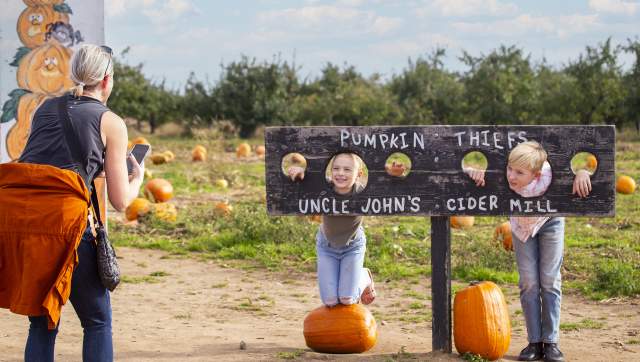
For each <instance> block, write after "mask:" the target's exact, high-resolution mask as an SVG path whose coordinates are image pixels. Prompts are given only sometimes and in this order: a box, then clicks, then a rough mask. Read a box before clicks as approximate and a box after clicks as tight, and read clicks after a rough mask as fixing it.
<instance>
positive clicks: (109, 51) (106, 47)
mask: <svg viewBox="0 0 640 362" xmlns="http://www.w3.org/2000/svg"><path fill="white" fill-rule="evenodd" d="M100 49H102V50H103V51H104V52H105V53H107V54H109V62H108V63H107V68H106V69H105V70H104V75H103V76H102V78H103V79H104V77H106V76H107V71H108V70H109V66H110V65H111V58H113V49H111V48H109V47H108V46H106V45H101V46H100Z"/></svg>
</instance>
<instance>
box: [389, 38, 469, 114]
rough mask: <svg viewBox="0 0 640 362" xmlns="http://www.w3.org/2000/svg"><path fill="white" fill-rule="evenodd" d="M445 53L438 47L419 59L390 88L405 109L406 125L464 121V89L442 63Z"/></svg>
mask: <svg viewBox="0 0 640 362" xmlns="http://www.w3.org/2000/svg"><path fill="white" fill-rule="evenodd" d="M444 56H445V50H444V49H441V48H438V49H436V50H435V51H434V52H433V53H432V54H430V55H429V56H428V57H427V59H424V58H422V57H420V58H418V59H417V60H416V61H415V62H413V61H412V60H411V59H409V61H408V62H409V64H408V66H407V68H406V69H404V70H403V72H402V74H400V75H397V76H396V75H394V76H393V77H392V79H391V81H390V82H389V86H388V87H389V89H390V91H391V93H392V94H393V96H394V98H395V99H396V102H397V103H398V105H399V106H400V108H401V109H402V113H403V118H404V122H405V123H411V124H429V123H435V124H447V123H458V122H460V121H461V120H462V108H463V107H462V105H463V103H464V97H463V95H464V86H463V85H462V84H461V83H460V82H459V80H458V79H457V76H456V75H455V74H454V73H451V72H447V71H446V70H445V69H444V67H443V63H442V58H443V57H444Z"/></svg>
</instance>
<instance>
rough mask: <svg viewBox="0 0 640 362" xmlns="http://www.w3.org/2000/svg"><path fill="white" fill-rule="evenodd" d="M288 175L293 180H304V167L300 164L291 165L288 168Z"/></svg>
mask: <svg viewBox="0 0 640 362" xmlns="http://www.w3.org/2000/svg"><path fill="white" fill-rule="evenodd" d="M287 175H288V176H289V178H291V181H296V180H300V181H302V180H304V168H302V167H299V166H291V167H289V169H288V170H287Z"/></svg>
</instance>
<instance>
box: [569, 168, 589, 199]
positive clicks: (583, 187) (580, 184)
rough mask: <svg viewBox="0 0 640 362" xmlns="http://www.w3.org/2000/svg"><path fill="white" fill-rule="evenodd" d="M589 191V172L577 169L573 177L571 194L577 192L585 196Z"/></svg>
mask: <svg viewBox="0 0 640 362" xmlns="http://www.w3.org/2000/svg"><path fill="white" fill-rule="evenodd" d="M590 192H591V174H590V173H589V171H587V170H579V171H578V172H577V173H576V178H575V179H573V191H572V192H571V193H572V194H578V196H580V197H587V196H589V193H590Z"/></svg>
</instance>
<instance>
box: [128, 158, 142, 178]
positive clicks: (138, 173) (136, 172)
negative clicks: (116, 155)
mask: <svg viewBox="0 0 640 362" xmlns="http://www.w3.org/2000/svg"><path fill="white" fill-rule="evenodd" d="M129 162H131V165H132V166H133V167H132V168H131V169H132V172H131V175H129V182H131V181H133V180H136V181H140V182H142V180H143V179H144V161H142V163H141V164H139V163H138V160H136V158H135V157H133V155H129Z"/></svg>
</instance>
